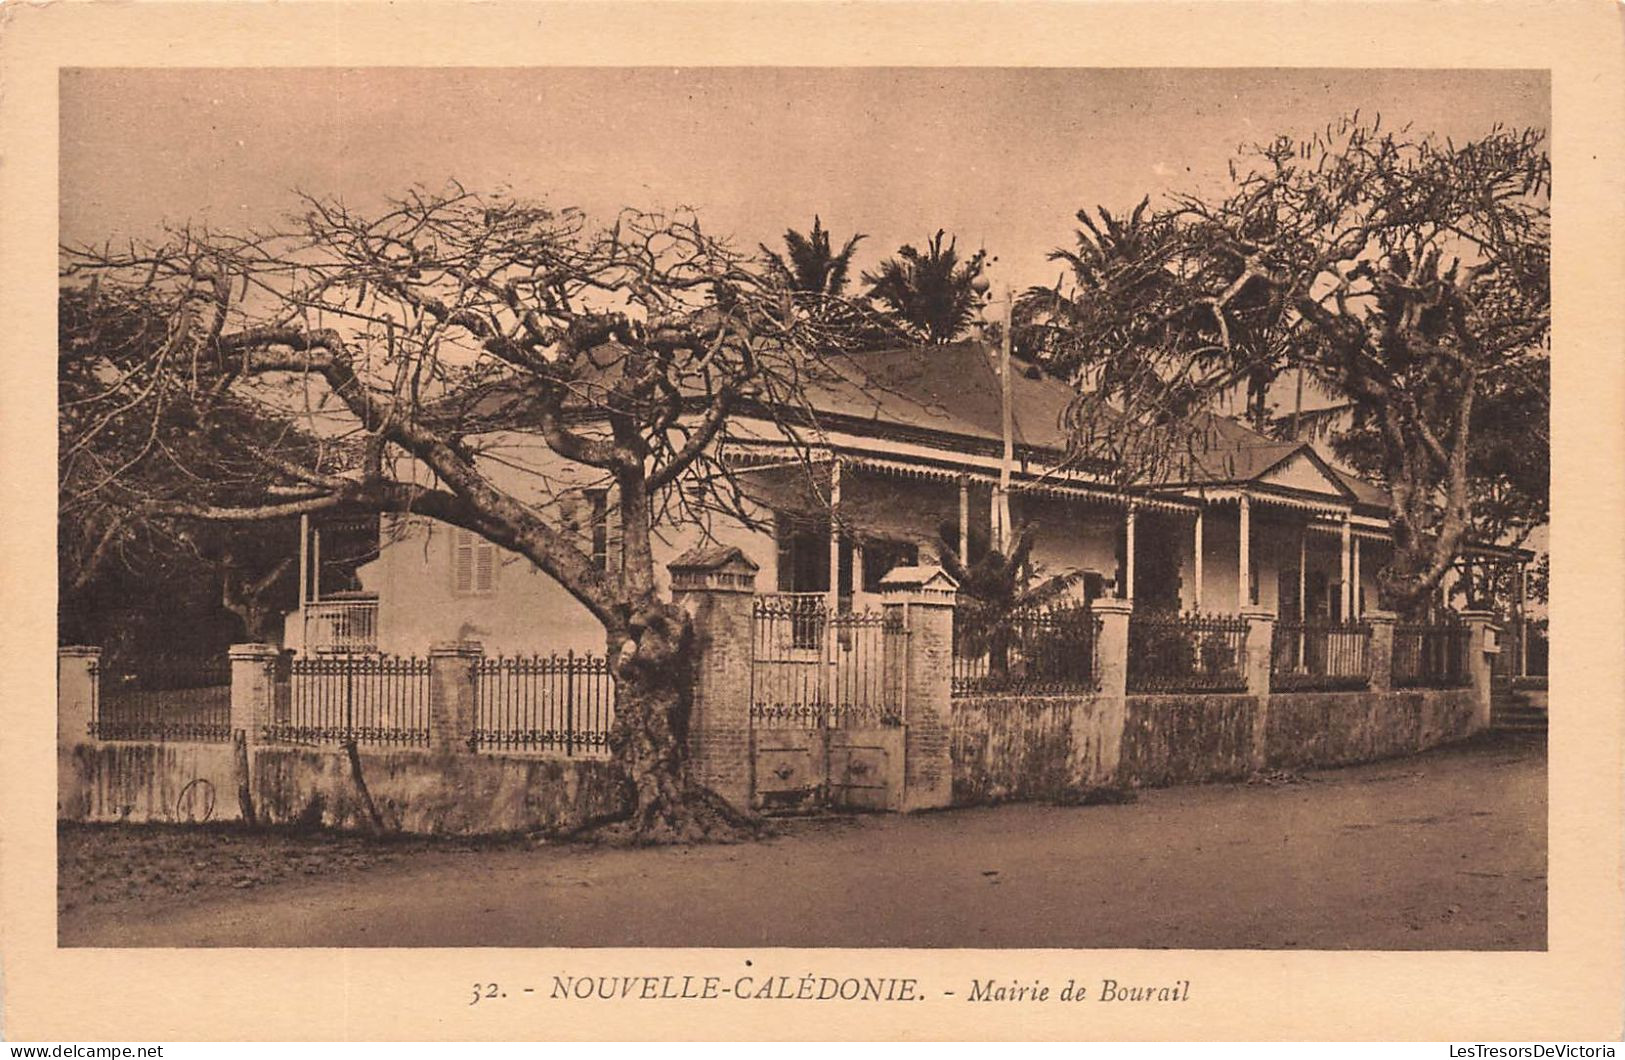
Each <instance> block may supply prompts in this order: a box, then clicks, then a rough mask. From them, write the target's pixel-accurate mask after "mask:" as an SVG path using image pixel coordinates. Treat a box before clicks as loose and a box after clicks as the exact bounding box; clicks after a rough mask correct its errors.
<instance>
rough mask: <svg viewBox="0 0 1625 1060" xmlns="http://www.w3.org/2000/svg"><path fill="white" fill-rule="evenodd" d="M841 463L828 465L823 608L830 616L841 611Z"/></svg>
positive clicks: (837, 461)
mask: <svg viewBox="0 0 1625 1060" xmlns="http://www.w3.org/2000/svg"><path fill="white" fill-rule="evenodd" d="M840 513H841V462H840V460H838V459H837V460H832V461H830V465H829V592H828V593H827V594H826V596H825V606H826V607H827V608H828V609H829V613H830V614H832V615H833V614H835V612H837V611H839V610H840V609H841V520H840Z"/></svg>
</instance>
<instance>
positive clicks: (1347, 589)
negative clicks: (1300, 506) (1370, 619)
mask: <svg viewBox="0 0 1625 1060" xmlns="http://www.w3.org/2000/svg"><path fill="white" fill-rule="evenodd" d="M1342 535H1343V541H1342V545H1343V554H1342V560H1343V568H1342V578H1343V586H1342V588H1343V591H1342V592H1341V593H1339V594H1338V595H1339V596H1340V597H1342V599H1340V600H1339V601H1338V610H1339V611H1341V612H1342V613H1341V614H1339V615H1338V616H1337V618H1338V621H1340V622H1348V621H1351V620H1352V619H1353V617H1354V580H1353V575H1354V548H1353V545H1352V544H1351V542H1352V541H1353V532H1352V528H1351V527H1350V526H1349V513H1348V512H1344V513H1343V525H1342Z"/></svg>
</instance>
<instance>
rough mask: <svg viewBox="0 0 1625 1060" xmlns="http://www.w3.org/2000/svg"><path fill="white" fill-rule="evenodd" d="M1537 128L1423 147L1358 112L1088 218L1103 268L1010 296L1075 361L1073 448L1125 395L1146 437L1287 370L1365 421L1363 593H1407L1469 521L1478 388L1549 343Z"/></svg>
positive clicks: (1424, 589) (1538, 355)
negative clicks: (1075, 282)
mask: <svg viewBox="0 0 1625 1060" xmlns="http://www.w3.org/2000/svg"><path fill="white" fill-rule="evenodd" d="M1543 144H1544V138H1543V135H1542V134H1541V133H1540V132H1538V131H1534V130H1523V131H1508V130H1505V129H1501V128H1496V129H1494V130H1493V131H1491V132H1490V133H1488V134H1486V135H1485V136H1483V137H1481V138H1479V139H1477V140H1473V141H1471V142H1468V143H1465V144H1459V145H1458V144H1455V143H1450V142H1445V143H1439V142H1437V141H1436V140H1434V139H1433V138H1430V137H1426V136H1416V135H1412V134H1411V133H1410V132H1409V131H1408V130H1398V131H1391V132H1385V131H1383V130H1382V128H1381V121H1380V119H1378V120H1376V121H1361V120H1360V119H1359V118H1358V116H1357V115H1356V116H1355V117H1352V118H1349V119H1346V120H1344V121H1342V122H1340V123H1338V124H1336V125H1335V126H1331V127H1328V128H1326V129H1325V130H1323V131H1322V132H1321V133H1318V134H1316V135H1314V136H1313V137H1310V138H1308V139H1306V140H1293V139H1289V138H1281V139H1277V140H1276V141H1274V142H1273V143H1271V144H1268V145H1265V146H1260V147H1255V148H1252V149H1250V150H1248V151H1246V152H1243V154H1242V156H1241V158H1240V159H1239V164H1232V167H1231V178H1232V188H1231V190H1230V191H1229V192H1228V193H1226V194H1224V195H1222V196H1220V197H1215V198H1197V197H1191V196H1186V197H1180V198H1178V199H1176V200H1175V201H1174V202H1173V203H1171V204H1170V205H1168V206H1166V207H1164V208H1162V209H1160V210H1158V211H1156V212H1155V213H1154V214H1152V215H1151V216H1149V217H1145V216H1142V212H1143V210H1144V204H1142V207H1141V209H1140V210H1137V211H1135V213H1134V214H1133V215H1132V217H1130V218H1129V220H1128V222H1127V223H1126V224H1117V223H1115V222H1114V221H1113V220H1112V219H1110V218H1107V219H1106V230H1105V231H1104V232H1101V231H1099V230H1098V229H1097V228H1096V227H1095V226H1093V225H1090V229H1091V232H1092V233H1093V235H1092V236H1083V237H1080V243H1081V244H1083V246H1084V249H1085V251H1087V253H1086V254H1085V255H1083V257H1082V259H1081V260H1082V262H1083V264H1084V265H1086V266H1088V267H1089V269H1090V270H1092V271H1091V275H1094V276H1097V277H1099V278H1100V282H1098V283H1096V284H1095V285H1094V286H1092V287H1088V288H1083V289H1080V290H1078V291H1077V293H1076V297H1075V298H1074V299H1072V300H1071V302H1070V303H1060V302H1059V301H1058V300H1056V299H1054V298H1051V299H1050V300H1049V301H1048V302H1047V303H1046V301H1045V300H1044V298H1043V297H1040V296H1038V295H1036V294H1035V295H1034V296H1032V297H1031V298H1030V299H1029V302H1028V305H1029V320H1030V321H1031V322H1032V323H1031V324H1030V328H1031V329H1032V330H1033V333H1034V334H1035V335H1036V338H1033V339H1030V340H1029V341H1031V342H1034V343H1036V344H1037V346H1038V348H1039V349H1040V350H1044V349H1048V350H1052V351H1061V352H1068V351H1070V352H1072V353H1074V354H1075V356H1076V361H1077V364H1078V365H1079V369H1078V371H1077V373H1076V376H1077V378H1078V380H1079V385H1080V390H1081V396H1080V398H1079V401H1078V402H1077V404H1076V408H1075V409H1074V415H1073V417H1072V418H1073V424H1074V433H1075V434H1076V435H1077V436H1078V437H1079V438H1080V439H1082V440H1083V441H1082V443H1081V444H1080V448H1081V449H1082V450H1084V451H1085V452H1087V451H1088V450H1090V448H1091V447H1092V446H1098V445H1105V444H1108V443H1109V442H1110V440H1111V434H1110V423H1111V422H1112V421H1113V420H1114V419H1118V418H1122V417H1123V416H1124V413H1125V412H1126V413H1127V419H1128V420H1129V421H1132V422H1135V423H1138V424H1141V425H1142V426H1141V427H1140V428H1139V429H1141V430H1145V431H1148V432H1150V430H1151V429H1150V428H1149V427H1145V426H1143V425H1145V424H1157V423H1165V424H1176V423H1183V424H1192V423H1199V422H1201V419H1202V417H1203V416H1205V415H1206V414H1207V413H1208V411H1209V410H1211V409H1212V408H1213V407H1214V406H1215V405H1217V404H1218V403H1219V402H1220V401H1222V400H1224V399H1225V398H1226V397H1227V396H1228V394H1229V393H1230V392H1231V391H1232V390H1233V389H1234V387H1235V386H1236V385H1237V383H1238V382H1245V381H1247V379H1248V377H1249V376H1248V374H1249V373H1251V372H1254V371H1260V370H1262V371H1266V372H1271V371H1276V370H1278V369H1279V368H1280V367H1284V366H1289V365H1296V366H1302V367H1304V368H1305V369H1307V370H1308V371H1309V372H1310V373H1311V374H1313V375H1314V376H1315V377H1317V378H1318V379H1320V380H1323V381H1324V383H1325V384H1326V385H1327V386H1328V387H1330V388H1332V389H1333V390H1334V391H1335V392H1337V393H1339V394H1343V395H1346V396H1347V398H1348V400H1349V402H1350V403H1351V404H1352V405H1353V407H1354V412H1355V414H1356V415H1357V416H1358V417H1359V418H1360V419H1361V421H1362V422H1367V423H1370V424H1372V425H1373V426H1374V428H1375V430H1374V438H1375V442H1376V452H1375V454H1374V455H1375V459H1374V460H1373V461H1372V465H1373V470H1374V471H1375V472H1376V474H1377V477H1378V478H1379V479H1380V480H1381V481H1382V482H1383V483H1384V484H1385V485H1386V486H1387V487H1388V488H1389V490H1390V492H1391V493H1392V495H1393V506H1394V511H1393V538H1394V558H1393V561H1392V562H1391V563H1390V564H1389V565H1388V566H1387V567H1386V568H1385V569H1384V570H1383V571H1381V572H1380V574H1379V577H1378V585H1379V589H1380V592H1381V596H1382V600H1383V603H1384V605H1385V606H1388V607H1392V608H1396V609H1399V610H1406V611H1408V610H1413V609H1415V608H1417V607H1419V606H1422V605H1423V604H1424V603H1425V601H1426V600H1427V599H1428V598H1429V597H1430V596H1431V595H1432V594H1433V593H1434V591H1435V590H1436V589H1437V587H1438V585H1439V584H1440V582H1441V580H1442V579H1443V578H1444V577H1445V575H1446V574H1447V573H1448V572H1449V571H1450V570H1451V568H1452V566H1453V565H1454V563H1455V561H1456V559H1457V557H1458V556H1459V555H1460V553H1461V549H1462V545H1463V543H1464V542H1465V540H1466V537H1467V534H1468V533H1469V530H1470V529H1471V527H1472V523H1473V518H1472V517H1473V508H1472V489H1471V475H1470V461H1471V456H1472V452H1473V444H1474V443H1473V429H1472V425H1473V422H1474V404H1475V401H1476V400H1477V398H1478V397H1479V395H1481V394H1485V393H1489V392H1494V391H1496V390H1498V389H1500V388H1502V387H1503V386H1505V385H1507V384H1506V380H1507V378H1508V377H1510V376H1519V377H1523V376H1529V375H1530V374H1531V373H1533V372H1534V371H1535V367H1534V365H1535V364H1536V362H1540V361H1543V360H1544V359H1545V358H1546V356H1547V349H1546V347H1547V341H1548V334H1549V329H1550V318H1551V289H1550V280H1549V276H1548V270H1549V259H1550V231H1549V222H1550V179H1551V169H1550V162H1549V159H1548V158H1547V156H1546V153H1545V151H1544V147H1543ZM1085 220H1086V223H1087V218H1085ZM1184 437H1186V435H1184V434H1182V432H1180V431H1177V430H1175V431H1172V432H1171V433H1170V434H1169V436H1168V439H1163V440H1160V441H1159V440H1158V439H1157V436H1156V435H1155V433H1154V432H1151V433H1148V434H1147V435H1146V438H1147V445H1146V448H1147V449H1148V450H1151V451H1153V452H1161V453H1165V454H1166V453H1168V452H1172V451H1174V450H1175V449H1184V448H1186V447H1185V446H1183V445H1182V444H1181V445H1174V444H1172V443H1171V442H1170V441H1169V439H1172V440H1178V441H1181V442H1182V441H1183V438H1184ZM1163 462H1165V463H1166V462H1169V458H1167V457H1164V458H1163ZM1151 477H1154V476H1151Z"/></svg>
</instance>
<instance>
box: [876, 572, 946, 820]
mask: <svg viewBox="0 0 1625 1060" xmlns="http://www.w3.org/2000/svg"><path fill="white" fill-rule="evenodd" d="M958 589H959V585H958V583H957V582H955V581H954V580H953V578H951V577H949V576H948V574H947V572H946V571H944V570H943V569H942V568H941V567H934V566H918V567H897V568H894V569H893V570H892V571H891V572H890V573H888V574H887V575H886V576H885V577H884V578H883V579H881V582H880V591H881V594H882V598H883V600H884V603H885V606H886V608H887V610H888V611H890V610H892V609H894V608H895V609H896V610H897V611H898V612H899V613H900V614H901V618H902V623H903V628H904V629H906V630H908V636H907V638H906V640H907V644H908V658H907V660H906V661H905V662H904V663H903V667H902V671H903V672H902V679H903V682H904V685H903V725H904V726H905V728H904V730H903V797H902V807H903V809H904V810H905V811H906V810H925V809H931V808H934V807H938V806H947V805H949V803H950V802H951V801H952V799H953V779H954V768H953V757H952V753H951V744H952V739H951V733H952V725H953V699H952V696H953V673H954V597H955V595H956V594H957V592H958Z"/></svg>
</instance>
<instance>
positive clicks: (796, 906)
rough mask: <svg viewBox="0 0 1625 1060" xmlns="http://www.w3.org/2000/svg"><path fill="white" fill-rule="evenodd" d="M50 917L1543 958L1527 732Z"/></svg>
mask: <svg viewBox="0 0 1625 1060" xmlns="http://www.w3.org/2000/svg"><path fill="white" fill-rule="evenodd" d="M59 926H60V937H61V941H62V944H63V945H69V946H73V945H79V946H87V945H88V946H741V947H757V946H797V947H801V946H807V947H815V946H840V947H857V946H888V947H892V946H895V947H911V946H924V947H930V946H964V947H1065V948H1074V947H1077V948H1102V947H1131V948H1161V947H1196V948H1207V947H1224V948H1246V947H1267V948H1287V947H1297V948H1305V949H1541V948H1544V946H1545V936H1546V765H1545V744H1544V741H1543V740H1538V739H1536V740H1530V739H1527V738H1526V739H1496V740H1487V741H1484V742H1479V743H1474V744H1471V745H1465V746H1459V747H1456V748H1450V749H1445V750H1440V751H1435V752H1433V753H1430V754H1428V755H1424V756H1421V757H1418V758H1411V759H1403V760H1396V761H1392V762H1385V763H1379V764H1375V765H1369V766H1362V767H1358V768H1354V769H1347V770H1337V771H1327V772H1321V773H1314V774H1309V775H1307V776H1306V777H1305V778H1304V780H1303V782H1301V783H1288V784H1280V785H1228V786H1208V787H1192V788H1174V789H1167V790H1161V791H1149V792H1142V793H1141V794H1140V797H1139V799H1138V801H1137V802H1135V803H1132V804H1130V805H1123V806H1091V807H1073V808H1066V807H1056V806H1036V805H1012V806H1001V807H994V808H986V809H972V810H954V811H947V812H942V813H931V814H921V815H915V816H908V817H902V816H872V817H858V818H846V819H840V820H834V821H828V820H826V821H803V822H795V823H791V824H789V825H787V826H786V828H785V830H784V834H783V835H781V836H779V837H777V838H775V839H772V840H769V841H766V842H762V843H756V844H746V845H739V846H720V847H699V848H690V849H664V850H602V849H593V848H587V847H541V848H536V849H511V848H503V849H485V850H430V851H426V852H424V853H422V854H421V855H413V856H412V857H409V858H403V859H398V860H396V861H393V862H389V863H384V864H380V865H377V866H374V867H365V868H357V869H355V870H353V871H346V872H339V873H337V874H334V875H329V876H323V877H316V878H314V879H300V878H298V877H296V876H294V877H289V878H287V879H286V880H283V881H281V882H273V883H270V884H268V885H266V886H262V887H256V888H254V889H252V890H237V889H221V890H218V891H216V892H214V893H205V894H199V893H196V892H193V893H192V894H188V895H179V896H170V897H167V898H163V899H158V900H146V901H130V902H116V901H115V902H107V903H100V904H97V905H93V906H90V907H88V908H77V907H76V908H74V909H72V910H70V911H68V912H66V913H64V914H63V915H62V918H61V921H60V925H59Z"/></svg>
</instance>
